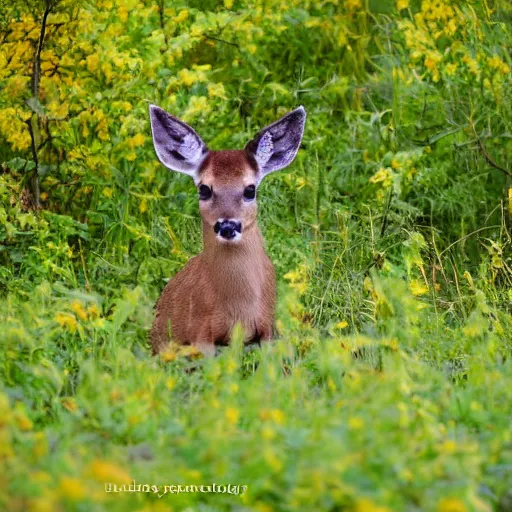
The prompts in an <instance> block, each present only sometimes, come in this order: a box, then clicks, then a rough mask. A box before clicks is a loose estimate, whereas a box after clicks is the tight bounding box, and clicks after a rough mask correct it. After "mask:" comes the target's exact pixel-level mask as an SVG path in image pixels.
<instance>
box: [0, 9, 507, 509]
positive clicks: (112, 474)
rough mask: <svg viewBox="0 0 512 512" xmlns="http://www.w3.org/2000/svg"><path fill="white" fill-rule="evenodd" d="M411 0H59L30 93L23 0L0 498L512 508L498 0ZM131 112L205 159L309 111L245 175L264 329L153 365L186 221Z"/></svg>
mask: <svg viewBox="0 0 512 512" xmlns="http://www.w3.org/2000/svg"><path fill="white" fill-rule="evenodd" d="M406 4H407V2H403V1H399V2H397V3H396V4H395V3H394V2H388V1H386V2H372V1H369V2H367V3H365V2H360V1H359V0H350V1H347V2H332V1H331V2H329V1H320V0H319V1H316V2H302V1H301V2H299V1H298V0H297V1H291V0H290V1H288V2H281V1H280V0H271V1H267V2H259V1H258V2H252V3H251V2H245V1H242V0H235V1H234V2H230V1H229V0H226V1H225V2H216V1H213V0H211V1H207V2H201V3H199V2H196V1H192V0H190V1H188V2H185V1H183V2H182V3H180V4H177V3H174V2H173V3H172V5H171V3H170V2H155V3H154V4H153V3H152V2H150V1H149V0H148V1H144V2H140V3H136V2H131V1H130V0H126V1H119V2H118V1H116V2H112V3H110V2H109V1H108V0H107V1H105V2H88V1H85V0H80V1H79V2H74V3H72V4H71V3H68V2H61V3H58V4H56V6H55V7H54V11H53V13H52V14H51V15H50V17H49V18H48V27H47V30H48V32H47V34H46V37H45V41H44V48H43V50H44V51H43V53H42V57H41V58H42V66H41V69H42V70H43V73H42V77H41V84H40V86H41V87H40V94H39V97H38V98H35V97H34V94H33V91H32V90H31V86H30V84H31V78H32V73H33V68H32V62H33V58H34V48H35V41H37V35H38V34H39V31H40V24H41V17H42V14H43V7H42V4H41V5H39V4H37V3H36V4H34V5H33V6H31V5H25V2H14V3H12V5H10V6H8V7H6V11H5V14H4V13H2V14H1V15H0V34H1V37H2V42H3V46H2V48H1V49H0V63H2V64H3V69H4V70H3V71H0V162H1V167H0V474H1V475H2V478H0V480H1V481H0V509H2V510H7V511H9V512H11V511H13V512H17V511H25V510H30V511H32V510H34V511H36V512H37V511H41V512H43V511H47V510H51V511H54V510H59V511H60V510H62V511H68V510H70V511H74V510H76V511H89V510H93V511H96V510H97V511H103V510H109V511H110V510H114V511H115V510H119V511H127V510H134V511H160V510H191V511H199V512H205V511H221V510H226V511H227V510H233V511H240V512H242V511H244V512H245V511H259V512H268V511H272V510H276V511H302V510H304V511H312V510H314V511H316V510H319V511H324V510H326V511H333V512H334V511H338V510H348V511H357V512H384V511H391V510H392V511H402V510H403V511H423V510H425V511H436V512H462V511H490V510H497V511H501V512H505V511H508V510H512V495H511V491H510V490H511V489H512V471H511V467H512V427H511V422H510V420H511V416H512V409H511V405H510V404H511V403H512V368H511V364H512V363H511V361H512V360H511V352H512V335H511V333H512V251H511V245H512V230H511V215H512V195H511V194H512V192H511V187H512V181H511V179H512V178H511V169H512V163H511V160H510V155H511V154H512V145H511V138H510V133H511V130H512V122H511V119H512V101H511V98H512V94H511V92H512V91H511V78H510V64H511V57H510V55H509V52H508V48H509V47H510V46H511V43H512V36H511V34H510V29H509V26H510V21H511V20H512V18H511V16H512V11H511V10H510V6H509V5H508V2H504V1H503V2H502V1H495V2H480V1H475V2H462V1H461V2H450V3H447V2H446V3H445V2H439V3H437V4H431V3H429V2H422V3H420V2H412V1H411V2H410V5H409V4H407V5H406ZM432 6H433V7H432ZM125 9H126V10H125ZM398 9H400V10H398ZM450 9H452V11H450ZM127 12H129V16H127V14H126V13H127ZM13 20H14V21H13ZM450 22H453V23H455V26H453V23H452V25H450ZM453 27H455V28H453ZM452 29H453V30H454V31H453V30H452ZM439 31H442V33H440V32H439ZM27 42H28V44H27ZM96 56H98V60H97V61H96ZM43 64H44V65H43ZM205 66H206V67H205ZM454 66H455V67H454ZM0 68H1V67H0ZM507 68H508V69H507ZM148 102H153V103H156V104H159V105H161V106H162V107H163V108H166V109H167V110H168V111H170V112H172V113H173V114H176V115H178V116H180V117H183V118H185V119H186V120H187V122H189V123H190V124H192V125H193V126H194V127H195V128H196V129H197V131H198V132H199V133H200V134H201V136H202V137H203V139H204V140H205V141H207V143H208V144H209V145H210V146H211V147H212V148H214V149H224V148H235V147H243V146H244V144H245V143H246V142H247V141H248V140H249V139H250V138H251V137H252V136H253V135H254V133H255V132H257V131H258V130H259V129H260V128H261V127H263V126H265V125H266V124H268V123H269V122H271V121H273V120H275V119H277V118H278V117H279V116H280V115H282V114H283V113H285V112H286V111H288V110H290V109H292V108H294V107H295V106H297V105H298V104H303V105H304V106H305V108H306V110H307V112H308V120H307V125H306V132H305V136H304V142H303V145H302V147H301V150H300V151H299V154H298V157H297V159H296V160H295V162H294V163H293V165H292V166H291V167H290V168H289V169H287V170H285V171H282V172H280V173H275V174H274V175H272V176H270V177H268V178H266V179H265V180H264V181H263V183H262V185H261V187H260V190H259V192H258V199H259V210H260V213H259V218H260V226H261V228H262V231H263V234H264V237H265V240H266V245H267V251H268V253H269V256H270V257H271V259H272V261H273V262H274V265H275V267H276V273H277V276H278V295H279V300H278V311H277V325H278V328H279V333H280V335H279V338H278V339H276V340H275V341H274V342H272V343H269V344H266V345H264V346H262V347H261V348H256V349H254V350H250V351H248V350H244V349H243V347H242V346H241V345H240V335H239V334H237V335H236V336H235V339H234V341H233V344H232V346H230V347H228V348H226V349H223V350H222V351H221V352H220V354H219V355H218V356H217V357H215V358H214V359H208V360H203V359H198V358H195V357H194V355H193V354H191V353H190V351H187V350H186V349H183V348H182V349H180V348H179V347H173V348H172V349H171V350H170V351H169V352H167V353H166V354H164V355H163V356H159V357H151V355H150V347H149V344H148V341H147V336H148V329H149V328H150V326H151V323H152V320H153V304H154V303H155V301H156V299H157V298H158V296H159V294H160V293H161V291H162V289H163V287H164V285H165V282H166V280H167V279H169V278H170V277H172V276H173V275H174V274H175V273H176V272H177V271H178V270H179V269H180V268H181V267H182V266H183V265H184V264H185V263H186V262H187V261H188V259H189V258H190V257H191V256H193V255H194V254H197V253H198V252H199V251H200V250H201V230H200V226H201V225H200V217H199V213H198V207H197V199H196V191H195V188H194V186H193V184H192V182H191V180H190V179H189V178H188V177H186V176H182V175H178V174H176V173H174V174H173V173H169V172H168V171H166V170H165V169H164V168H162V166H160V164H159V163H158V161H157V159H156V156H155V155H154V152H153V148H152V143H151V140H150V132H149V123H148V113H147V103H148ZM27 120H28V121H29V123H30V124H31V127H32V131H33V135H34V137H35V139H37V140H38V141H39V144H36V147H37V166H36V162H35V159H34V154H33V152H32V149H31V135H30V131H29V130H28V125H27V123H26V121H27ZM35 169H36V170H37V178H38V179H37V181H38V183H39V186H40V194H41V206H42V207H41V209H39V210H34V209H32V208H30V204H28V203H27V201H26V198H27V197H30V196H31V195H32V196H33V195H34V193H35V190H34V172H35V171H34V170H35ZM133 481H135V482H136V483H137V484H148V485H149V486H152V485H157V486H160V487H159V492H158V493H156V492H153V491H152V490H151V489H150V492H142V491H141V492H131V493H130V492H119V493H108V492H106V491H105V483H112V484H114V483H115V484H117V485H118V486H121V485H123V484H124V485H127V486H128V485H129V484H130V483H133ZM213 483H215V484H222V485H223V484H225V485H227V484H231V485H244V486H247V490H246V491H245V492H244V493H243V494H242V495H235V494H227V493H201V492H195V493H185V492H183V493H171V491H170V488H169V489H168V491H167V493H166V494H165V495H164V496H161V497H158V494H159V493H160V494H161V493H162V492H164V487H163V486H164V485H168V486H171V485H179V484H180V485H197V486H200V485H212V484H213Z"/></svg>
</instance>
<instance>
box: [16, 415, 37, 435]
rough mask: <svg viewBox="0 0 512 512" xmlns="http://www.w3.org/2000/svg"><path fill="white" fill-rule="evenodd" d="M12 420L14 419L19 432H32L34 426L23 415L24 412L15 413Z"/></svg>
mask: <svg viewBox="0 0 512 512" xmlns="http://www.w3.org/2000/svg"><path fill="white" fill-rule="evenodd" d="M14 418H15V420H16V424H17V425H18V427H19V429H20V430H23V431H25V432H26V431H28V430H32V428H33V427H34V424H33V423H32V421H31V420H30V419H29V418H28V417H27V415H26V414H25V412H24V411H21V410H19V411H16V412H15V416H14Z"/></svg>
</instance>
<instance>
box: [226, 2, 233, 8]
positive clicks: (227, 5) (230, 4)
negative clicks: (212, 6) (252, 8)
mask: <svg viewBox="0 0 512 512" xmlns="http://www.w3.org/2000/svg"><path fill="white" fill-rule="evenodd" d="M224 7H225V8H226V9H231V7H233V0H224Z"/></svg>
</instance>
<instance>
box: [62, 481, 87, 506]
mask: <svg viewBox="0 0 512 512" xmlns="http://www.w3.org/2000/svg"><path fill="white" fill-rule="evenodd" d="M59 491H60V494H61V495H62V496H63V497H64V498H67V499H69V500H72V501H79V500H81V499H83V498H84V497H85V495H86V489H85V487H84V485H83V483H82V482H81V481H80V480H78V478H73V477H70V476H63V477H62V478H61V480H60V484H59Z"/></svg>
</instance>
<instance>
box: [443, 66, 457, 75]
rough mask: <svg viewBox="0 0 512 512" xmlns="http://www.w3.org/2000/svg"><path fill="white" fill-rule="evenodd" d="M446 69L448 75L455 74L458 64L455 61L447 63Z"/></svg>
mask: <svg viewBox="0 0 512 512" xmlns="http://www.w3.org/2000/svg"><path fill="white" fill-rule="evenodd" d="M444 69H445V71H446V74H447V75H449V76H453V75H455V71H457V64H455V63H451V64H446V66H445V68H444Z"/></svg>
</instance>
